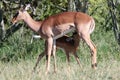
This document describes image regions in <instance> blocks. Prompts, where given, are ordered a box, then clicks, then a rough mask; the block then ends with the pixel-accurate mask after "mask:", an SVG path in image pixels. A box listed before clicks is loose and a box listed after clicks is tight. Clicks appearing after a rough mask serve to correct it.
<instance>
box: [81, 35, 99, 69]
mask: <svg viewBox="0 0 120 80" xmlns="http://www.w3.org/2000/svg"><path fill="white" fill-rule="evenodd" d="M81 36H82V38H83V40H85V42H86V43H87V45H88V46H89V48H90V50H91V63H92V68H94V69H96V67H97V60H96V55H97V51H96V47H95V45H94V43H93V42H92V41H91V39H90V35H89V34H82V35H81Z"/></svg>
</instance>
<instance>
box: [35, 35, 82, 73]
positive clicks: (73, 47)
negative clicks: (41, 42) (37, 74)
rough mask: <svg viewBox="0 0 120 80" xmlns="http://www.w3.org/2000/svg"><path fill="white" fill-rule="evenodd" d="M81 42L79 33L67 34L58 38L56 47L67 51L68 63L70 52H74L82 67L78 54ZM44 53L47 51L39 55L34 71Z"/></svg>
mask: <svg viewBox="0 0 120 80" xmlns="http://www.w3.org/2000/svg"><path fill="white" fill-rule="evenodd" d="M79 42H80V38H79V35H78V34H77V33H73V35H72V36H71V37H69V36H67V35H65V36H63V37H61V38H58V39H57V40H56V47H57V48H60V49H63V50H64V51H65V53H66V56H67V62H68V65H69V62H70V53H72V54H73V55H74V57H75V59H76V61H77V63H78V64H79V66H80V67H82V66H81V64H80V61H79V57H78V55H77V50H78V47H79ZM44 55H45V52H42V53H41V54H40V55H39V57H38V59H37V62H36V65H35V67H34V71H35V69H36V67H37V65H38V63H39V61H40V60H41V59H42V58H43V56H44ZM55 70H56V68H55Z"/></svg>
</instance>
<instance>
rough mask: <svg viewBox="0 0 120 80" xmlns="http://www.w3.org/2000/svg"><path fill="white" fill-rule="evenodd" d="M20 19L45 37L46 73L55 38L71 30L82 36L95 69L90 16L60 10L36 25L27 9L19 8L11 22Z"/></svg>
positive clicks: (95, 52)
mask: <svg viewBox="0 0 120 80" xmlns="http://www.w3.org/2000/svg"><path fill="white" fill-rule="evenodd" d="M20 20H23V21H24V22H26V23H27V24H28V25H29V27H30V28H31V29H32V30H33V31H35V32H37V33H39V35H40V36H41V38H43V39H45V42H46V44H45V53H46V56H47V66H46V74H47V73H48V72H49V70H50V57H51V53H53V55H55V52H56V39H58V38H60V37H62V36H63V35H65V34H67V33H70V32H72V31H76V32H77V34H78V35H79V38H82V39H83V40H84V41H85V42H86V43H87V45H88V46H89V48H90V50H91V63H92V67H93V68H94V69H96V67H97V60H96V55H97V51H96V47H95V45H94V43H93V42H92V41H91V39H90V34H91V33H92V32H93V30H94V28H95V22H94V19H93V18H92V17H90V16H88V15H87V14H84V13H82V12H62V13H59V14H56V15H53V16H50V17H48V18H46V19H45V20H44V21H43V22H42V24H41V26H38V24H39V22H36V21H35V20H33V19H32V18H31V16H30V15H29V14H28V13H27V11H25V10H24V9H21V10H19V11H18V13H17V14H16V16H15V17H14V18H13V19H12V22H13V23H16V22H18V21H20ZM55 61H56V59H55Z"/></svg>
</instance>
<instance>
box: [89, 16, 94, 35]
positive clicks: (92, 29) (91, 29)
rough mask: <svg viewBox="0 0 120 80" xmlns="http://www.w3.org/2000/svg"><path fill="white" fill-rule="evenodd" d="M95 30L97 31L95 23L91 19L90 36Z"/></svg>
mask: <svg viewBox="0 0 120 80" xmlns="http://www.w3.org/2000/svg"><path fill="white" fill-rule="evenodd" d="M94 29H95V21H94V19H93V18H92V17H91V25H90V29H89V32H90V34H91V33H92V32H93V31H94Z"/></svg>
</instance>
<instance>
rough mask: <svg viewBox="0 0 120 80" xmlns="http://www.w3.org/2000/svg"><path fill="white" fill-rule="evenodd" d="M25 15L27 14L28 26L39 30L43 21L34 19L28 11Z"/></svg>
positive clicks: (36, 30)
mask: <svg viewBox="0 0 120 80" xmlns="http://www.w3.org/2000/svg"><path fill="white" fill-rule="evenodd" d="M24 15H25V18H24V21H25V22H26V23H27V24H28V26H29V27H30V28H31V29H32V30H33V31H35V32H38V31H39V29H40V27H41V24H42V21H35V20H33V19H32V17H31V16H30V15H29V14H28V13H27V12H24Z"/></svg>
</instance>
